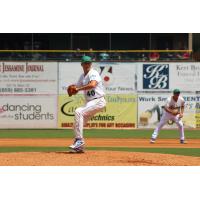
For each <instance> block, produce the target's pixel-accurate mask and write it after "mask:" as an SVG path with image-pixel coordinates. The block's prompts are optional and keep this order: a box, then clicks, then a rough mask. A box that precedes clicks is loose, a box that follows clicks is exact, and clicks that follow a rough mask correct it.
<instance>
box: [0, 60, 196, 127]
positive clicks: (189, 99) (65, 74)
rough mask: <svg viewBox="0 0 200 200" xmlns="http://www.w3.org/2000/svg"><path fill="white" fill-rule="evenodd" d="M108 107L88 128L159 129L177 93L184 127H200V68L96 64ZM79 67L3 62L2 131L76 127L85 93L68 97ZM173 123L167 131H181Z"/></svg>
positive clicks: (0, 75) (193, 65)
mask: <svg viewBox="0 0 200 200" xmlns="http://www.w3.org/2000/svg"><path fill="white" fill-rule="evenodd" d="M93 67H94V68H95V69H96V70H97V71H99V73H100V75H101V77H102V79H103V82H104V86H105V92H106V101H107V107H106V108H105V109H104V110H103V111H102V112H100V113H98V114H97V115H95V116H94V117H92V118H91V120H90V121H89V122H88V123H87V124H86V126H85V127H86V128H100V129H101V128H106V129H121V128H126V129H135V128H155V126H156V125H157V123H158V121H159V119H160V117H161V115H162V112H163V108H162V106H163V105H164V103H165V100H166V98H167V97H168V96H169V95H171V91H172V90H173V89H174V88H179V89H180V90H181V91H182V96H183V97H184V98H185V101H186V106H185V115H184V118H183V122H184V124H185V127H187V128H196V127H197V128H200V94H199V93H200V92H199V91H200V89H199V88H200V63H188V62H187V63H183V62H181V63H142V62H141V63H133V62H126V63H120V62H113V63H112V62H106V63H102V62H101V63H100V62H95V63H93ZM81 73H82V67H81V66H80V63H79V62H73V63H71V62H0V96H1V98H0V128H72V126H73V118H74V111H75V109H76V108H77V107H79V106H81V105H83V104H84V98H83V95H82V93H80V94H78V95H76V96H72V97H68V95H66V88H67V86H68V85H70V84H72V83H76V81H77V80H78V78H79V76H80V74H81ZM175 127H176V126H175V125H174V124H173V123H171V122H169V123H168V124H167V125H166V126H165V127H164V128H175Z"/></svg>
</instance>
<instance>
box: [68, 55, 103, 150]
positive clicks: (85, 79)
mask: <svg viewBox="0 0 200 200" xmlns="http://www.w3.org/2000/svg"><path fill="white" fill-rule="evenodd" d="M81 66H82V67H83V72H84V73H83V74H82V75H81V76H80V78H79V80H78V82H77V84H76V90H77V91H81V90H83V92H84V96H85V100H86V104H85V105H84V106H82V107H80V108H77V109H76V110H75V118H74V134H75V140H74V143H73V144H72V145H71V146H70V147H69V148H70V149H72V150H74V151H75V152H84V145H85V142H84V137H83V126H84V124H86V123H87V121H88V120H89V119H90V118H91V117H92V116H93V115H95V114H96V113H97V112H99V111H101V110H103V108H104V107H105V106H106V101H105V98H104V96H105V93H104V89H103V83H102V79H101V76H100V75H99V73H98V72H97V71H96V70H94V69H93V68H92V59H91V57H89V56H83V57H82V61H81Z"/></svg>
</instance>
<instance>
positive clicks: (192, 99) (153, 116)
mask: <svg viewBox="0 0 200 200" xmlns="http://www.w3.org/2000/svg"><path fill="white" fill-rule="evenodd" d="M170 96H171V94H139V95H138V127H139V128H155V127H156V126H157V124H158V122H159V121H160V118H161V116H162V114H163V112H164V110H163V106H164V105H165V102H166V100H167V98H168V97H170ZM182 96H183V98H184V100H185V110H184V117H183V119H182V120H183V123H184V127H185V128H195V127H196V119H195V118H196V114H195V112H196V102H197V98H198V97H197V96H196V95H195V94H182ZM176 127H177V126H176V124H175V123H173V122H172V121H169V122H168V123H167V124H166V125H165V126H164V127H163V128H176Z"/></svg>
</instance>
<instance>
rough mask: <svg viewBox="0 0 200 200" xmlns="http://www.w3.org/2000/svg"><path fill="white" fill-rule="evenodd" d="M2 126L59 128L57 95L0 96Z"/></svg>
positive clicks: (0, 124)
mask: <svg viewBox="0 0 200 200" xmlns="http://www.w3.org/2000/svg"><path fill="white" fill-rule="evenodd" d="M0 128H57V96H56V95H55V96H40V97H39V96H25V97H23V96H15V97H13V96H7V97H6V98H0Z"/></svg>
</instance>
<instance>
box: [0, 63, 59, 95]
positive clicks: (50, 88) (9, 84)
mask: <svg viewBox="0 0 200 200" xmlns="http://www.w3.org/2000/svg"><path fill="white" fill-rule="evenodd" d="M57 66H58V64H57V62H0V95H18V94H19V95H34V94H37V95H38V94H42V95H43V94H48V95H49V94H51V95H54V94H57V70H58V68H57Z"/></svg>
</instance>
